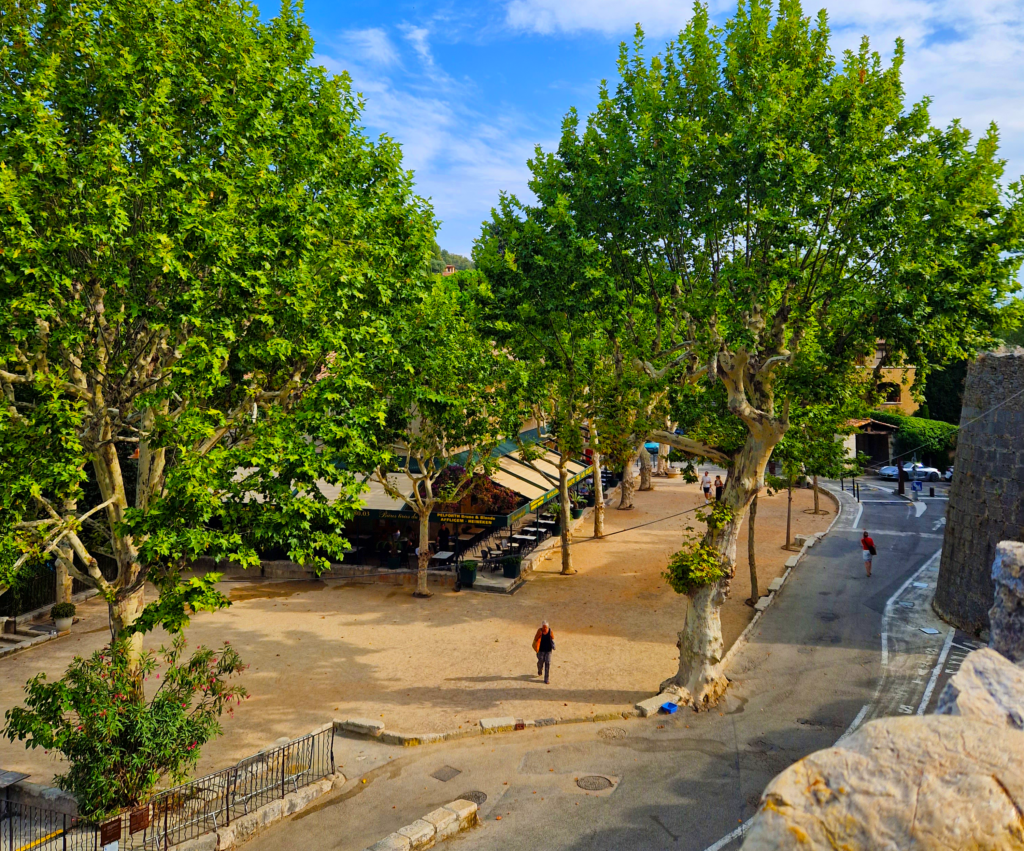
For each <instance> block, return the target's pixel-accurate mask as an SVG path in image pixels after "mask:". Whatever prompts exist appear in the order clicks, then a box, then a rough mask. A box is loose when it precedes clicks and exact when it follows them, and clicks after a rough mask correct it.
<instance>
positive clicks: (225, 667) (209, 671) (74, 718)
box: [3, 633, 248, 818]
mask: <svg viewBox="0 0 1024 851" xmlns="http://www.w3.org/2000/svg"><path fill="white" fill-rule="evenodd" d="M185 651H186V642H185V638H184V636H183V635H181V634H180V633H179V634H178V635H176V636H174V638H173V640H172V642H171V646H170V648H165V647H161V648H160V651H159V653H154V652H152V651H150V652H148V653H144V654H142V656H141V658H139V659H137V660H136V661H135V662H134V664H133V660H132V656H131V651H130V644H129V643H128V642H127V641H122V642H119V643H117V644H114V645H112V646H110V647H105V648H103V649H102V650H99V651H97V652H96V653H94V654H93V655H92V656H90V657H89V658H88V659H83V658H81V657H76V658H75V659H74V661H73V662H72V663H71V664H70V665H69V666H68V669H67V671H66V672H65V673H64V676H63V677H62V678H61V679H59V680H57V681H55V682H48V681H47V679H46V675H45V674H39V675H37V676H36V677H34V678H33V679H31V680H29V682H28V684H27V685H26V686H25V692H26V699H25V703H26V704H27V705H26V707H15V708H14V709H10V710H8V711H7V713H6V715H5V721H6V724H5V726H4V730H3V733H4V735H6V736H7V738H9V739H11V740H12V741H13V740H15V739H18V740H24V741H25V743H26V746H27V747H30V748H38V747H42V748H46V750H47V751H51V750H52V751H56V752H57V753H60V754H61V755H63V756H64V758H65V759H66V760H67V762H68V768H67V771H66V772H65V773H64V774H59V775H57V777H56V778H55V781H56V783H57V785H58V786H59V787H60V788H61V789H64V790H65V791H67V792H70V793H72V794H73V795H74V796H75V798H77V800H78V808H79V812H81V813H82V814H83V815H85V816H87V817H91V818H100V817H103V816H106V815H109V814H112V813H115V812H118V811H119V810H121V809H124V808H125V807H131V806H135V805H137V804H139V803H140V802H142V801H144V800H145V799H146V797H147V796H148V795H149V793H150V792H151V791H152V790H153V788H154V787H155V786H156V784H157V783H158V782H159V780H160V779H161V778H162V777H164V776H165V775H167V776H169V777H170V778H171V780H172V782H180V781H181V780H182V779H184V777H185V776H186V775H187V774H188V773H189V772H190V771H191V770H192V769H194V768H195V765H196V763H197V762H198V760H199V754H200V750H201V748H202V746H203V745H204V744H206V742H208V741H209V740H210V739H212V738H214V737H215V736H218V735H220V733H221V726H220V722H219V720H218V719H219V718H220V716H221V714H222V713H223V711H224V710H225V709H227V710H228V712H229V713H230V712H231V711H232V704H234V703H237V702H239V701H241V700H242V699H243V698H245V697H247V696H248V695H247V694H246V692H245V690H244V689H243V688H242V687H241V686H237V685H229V684H228V680H229V679H230V678H231V677H232V676H235V675H236V674H239V673H241V671H243V670H244V669H245V666H244V665H243V664H242V660H241V658H240V657H239V655H238V653H237V652H235V649H234V648H233V647H230V646H229V645H228V644H227V643H226V642H225V644H224V647H223V648H221V649H220V650H219V651H214V650H211V649H210V648H207V647H197V648H196V650H195V651H194V652H193V653H192V655H191V656H190V657H188V658H187V659H186V658H185ZM158 668H164V670H163V672H162V674H161V673H160V672H159V671H158ZM147 692H149V695H150V696H149V697H148V698H147V696H146V693H147Z"/></svg>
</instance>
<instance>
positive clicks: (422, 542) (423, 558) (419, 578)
mask: <svg viewBox="0 0 1024 851" xmlns="http://www.w3.org/2000/svg"><path fill="white" fill-rule="evenodd" d="M432 508H433V506H432V505H430V506H425V507H424V510H422V511H420V512H418V513H419V519H420V531H419V537H418V540H417V544H418V547H419V551H420V554H419V557H418V558H417V561H416V590H415V591H413V593H412V595H413V597H432V596H433V594H432V593H431V591H430V590H429V589H428V588H427V566H428V565H429V564H430V512H431V509H432Z"/></svg>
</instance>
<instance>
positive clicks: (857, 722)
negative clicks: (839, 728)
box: [836, 703, 871, 745]
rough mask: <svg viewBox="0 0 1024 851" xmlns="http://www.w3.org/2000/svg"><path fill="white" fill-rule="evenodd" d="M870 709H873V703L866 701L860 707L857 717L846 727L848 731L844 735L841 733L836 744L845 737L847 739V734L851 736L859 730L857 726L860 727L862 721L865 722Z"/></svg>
mask: <svg viewBox="0 0 1024 851" xmlns="http://www.w3.org/2000/svg"><path fill="white" fill-rule="evenodd" d="M870 709H871V704H870V703H865V704H864V705H863V706H862V707H861V708H860V712H858V713H857V717H856V718H854V719H853V721H852V722H851V723H850V726H849V727H847V728H846V732H845V733H843V735H841V736H840V737H839V738H838V739H836V744H837V745H838V744H839V743H840V742H841V741H842V740H843V739H845V738H846V737H847V736H851V735H853V734H854V733H856V732H857V728H858V727H860V725H861V724H862V723H864V716H865V715H867V714H868V711H869V710H870Z"/></svg>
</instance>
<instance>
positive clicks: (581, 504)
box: [571, 494, 586, 520]
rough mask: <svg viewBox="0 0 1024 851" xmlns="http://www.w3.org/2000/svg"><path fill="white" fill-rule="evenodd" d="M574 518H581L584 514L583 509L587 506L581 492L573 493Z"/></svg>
mask: <svg viewBox="0 0 1024 851" xmlns="http://www.w3.org/2000/svg"><path fill="white" fill-rule="evenodd" d="M571 499H572V519H573V520H579V519H580V518H581V517H582V516H583V509H584V508H585V506H586V502H585V501H584V500H583V498H582V497H580V496H579V494H573V495H572V497H571Z"/></svg>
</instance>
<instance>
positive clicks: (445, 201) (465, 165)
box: [314, 27, 553, 255]
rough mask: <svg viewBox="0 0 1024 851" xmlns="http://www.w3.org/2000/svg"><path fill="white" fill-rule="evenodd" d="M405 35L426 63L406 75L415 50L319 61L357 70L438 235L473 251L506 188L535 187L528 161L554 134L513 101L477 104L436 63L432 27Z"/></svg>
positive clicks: (375, 124) (373, 123) (466, 87)
mask: <svg viewBox="0 0 1024 851" xmlns="http://www.w3.org/2000/svg"><path fill="white" fill-rule="evenodd" d="M403 35H404V36H405V39H406V40H407V41H408V43H409V46H410V47H411V48H412V51H413V52H414V53H415V57H416V58H418V59H419V61H420V64H421V67H420V68H419V69H417V70H416V71H415V73H409V74H408V75H407V76H406V75H403V74H402V71H403V69H404V68H406V67H407V66H410V64H414V63H415V59H414V58H413V57H404V59H405V60H406V61H402V60H403V57H399V58H398V61H397V62H396V66H395V68H394V69H384V68H381V67H375V66H373V65H371V64H369V63H359V62H353V61H352V60H351V59H350V58H348V57H345V56H335V55H331V54H320V55H317V56H315V57H314V61H315V62H317V63H318V64H321V65H323V66H324V67H326V68H327V69H328V70H329V71H331V72H333V73H340V72H341V71H342V70H346V71H348V72H349V74H351V76H352V80H353V88H354V89H355V90H357V91H359V92H362V94H363V95H365V96H366V110H365V112H364V114H363V123H364V124H365V125H366V126H367V128H369V130H370V132H371V133H375V132H376V133H385V134H387V135H388V136H390V137H392V138H393V139H395V140H396V141H397V142H399V143H400V144H401V146H402V160H403V165H404V166H405V167H406V168H409V169H412V170H413V171H414V172H415V180H416V192H417V194H419V195H421V196H423V197H425V198H429V199H430V201H431V204H432V205H433V207H434V213H435V215H436V216H437V218H438V219H440V220H441V222H442V225H441V228H440V231H439V234H438V241H439V242H440V243H441V245H442V246H443V247H444V248H446V249H448V250H449V251H455V252H457V253H460V254H466V255H468V254H469V253H470V251H471V250H472V246H473V240H474V239H475V238H476V237H477V236H478V235H479V233H480V223H481V222H482V221H484V220H485V219H487V218H489V216H490V209H491V207H492V206H494V205H495V204H496V203H497V200H498V194H499V192H501V191H508V192H515V193H516V194H519V195H520V196H524V195H527V194H528V189H527V186H526V183H527V180H528V178H529V172H528V169H527V166H526V160H527V159H528V158H529V157H530V156H532V154H533V148H534V144H535V143H536V142H538V141H543V143H544V144H545V146H551V145H552V144H553V140H550V139H543V140H541V139H538V138H536V134H531V118H530V117H528V116H524V115H521V114H516V112H515V110H514V109H512V108H509V107H508V106H505V107H504V108H502V109H501V110H495V111H494V113H493V114H489V115H484V114H482V113H481V112H480V111H478V110H476V109H474V108H473V107H472V106H471V105H470V104H471V103H472V102H473V100H474V97H473V95H474V88H473V86H472V84H470V83H468V82H464V81H459V80H453V79H452V78H451V77H449V76H448V75H447V74H446V73H445V72H444V70H443V69H441V68H440V67H438V66H436V65H435V64H434V60H433V56H432V54H431V53H430V46H429V31H427V30H425V29H423V28H412V27H406V28H403ZM409 60H411V63H410V61H409ZM425 81H426V82H427V83H429V85H424V82H425Z"/></svg>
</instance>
